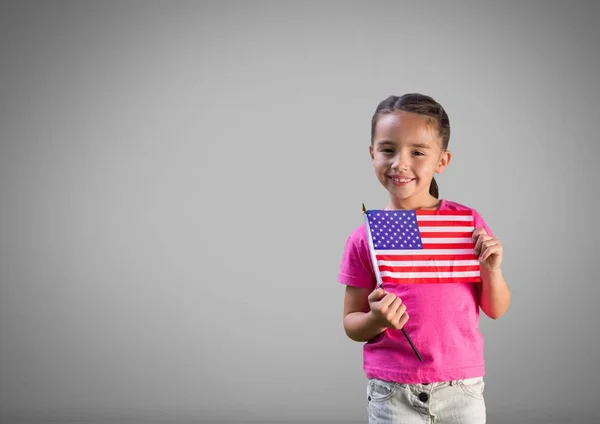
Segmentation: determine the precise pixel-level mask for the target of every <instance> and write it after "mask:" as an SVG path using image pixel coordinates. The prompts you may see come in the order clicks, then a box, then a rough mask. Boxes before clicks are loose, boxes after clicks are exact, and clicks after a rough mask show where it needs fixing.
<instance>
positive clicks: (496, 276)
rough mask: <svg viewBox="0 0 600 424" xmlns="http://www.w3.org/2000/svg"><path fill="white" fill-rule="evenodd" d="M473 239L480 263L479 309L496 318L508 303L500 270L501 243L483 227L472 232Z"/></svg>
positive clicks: (505, 308) (508, 298)
mask: <svg viewBox="0 0 600 424" xmlns="http://www.w3.org/2000/svg"><path fill="white" fill-rule="evenodd" d="M473 240H475V251H476V252H477V253H478V254H479V262H480V264H481V267H480V268H481V280H482V284H481V293H480V304H481V309H482V310H483V312H485V314H486V315H487V316H488V317H490V318H492V319H498V318H500V317H501V316H502V315H504V313H505V312H506V310H507V309H508V307H509V305H510V290H509V289H508V286H507V285H506V281H504V276H503V275H502V271H501V270H500V265H501V264H502V253H503V250H502V244H501V243H500V240H498V239H497V238H495V237H492V236H489V235H488V234H487V232H486V231H485V229H483V228H479V229H477V230H475V231H474V232H473Z"/></svg>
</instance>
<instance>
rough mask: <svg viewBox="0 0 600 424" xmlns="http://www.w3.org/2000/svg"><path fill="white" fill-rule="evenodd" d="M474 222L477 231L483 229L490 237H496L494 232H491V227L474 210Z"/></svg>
mask: <svg viewBox="0 0 600 424" xmlns="http://www.w3.org/2000/svg"><path fill="white" fill-rule="evenodd" d="M473 221H474V223H475V229H476V230H477V229H479V228H483V229H484V230H485V232H486V233H488V235H490V236H492V237H494V234H493V233H492V230H490V227H489V226H488V225H487V224H486V222H485V221H484V220H483V218H482V217H481V215H479V212H477V211H476V210H475V209H473Z"/></svg>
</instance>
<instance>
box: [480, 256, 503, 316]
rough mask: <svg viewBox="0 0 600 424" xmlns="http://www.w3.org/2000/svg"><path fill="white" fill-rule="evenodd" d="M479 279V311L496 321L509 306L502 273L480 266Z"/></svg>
mask: <svg viewBox="0 0 600 424" xmlns="http://www.w3.org/2000/svg"><path fill="white" fill-rule="evenodd" d="M481 279H482V287H481V298H480V303H481V309H482V310H483V312H485V314H486V315H487V316H488V317H490V318H492V319H498V318H500V317H501V316H502V315H504V313H505V312H506V310H507V309H508V307H509V305H510V290H509V289H508V286H507V285H506V281H504V276H503V275H502V271H501V270H500V269H498V270H490V269H489V268H487V267H485V266H482V267H481Z"/></svg>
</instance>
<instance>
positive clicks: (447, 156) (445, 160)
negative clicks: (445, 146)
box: [435, 150, 452, 174]
mask: <svg viewBox="0 0 600 424" xmlns="http://www.w3.org/2000/svg"><path fill="white" fill-rule="evenodd" d="M451 159H452V153H450V152H449V151H448V150H446V151H445V152H442V154H441V155H440V160H439V162H438V165H437V167H436V168H435V173H436V174H441V173H442V172H444V169H446V167H447V166H448V164H449V163H450V160H451Z"/></svg>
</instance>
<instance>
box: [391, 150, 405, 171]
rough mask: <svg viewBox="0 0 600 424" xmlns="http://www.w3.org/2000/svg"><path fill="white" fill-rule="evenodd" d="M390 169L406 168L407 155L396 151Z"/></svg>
mask: <svg viewBox="0 0 600 424" xmlns="http://www.w3.org/2000/svg"><path fill="white" fill-rule="evenodd" d="M392 169H394V170H402V169H408V157H406V156H405V155H402V153H400V152H398V153H397V154H396V155H395V156H394V159H393V162H392Z"/></svg>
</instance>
